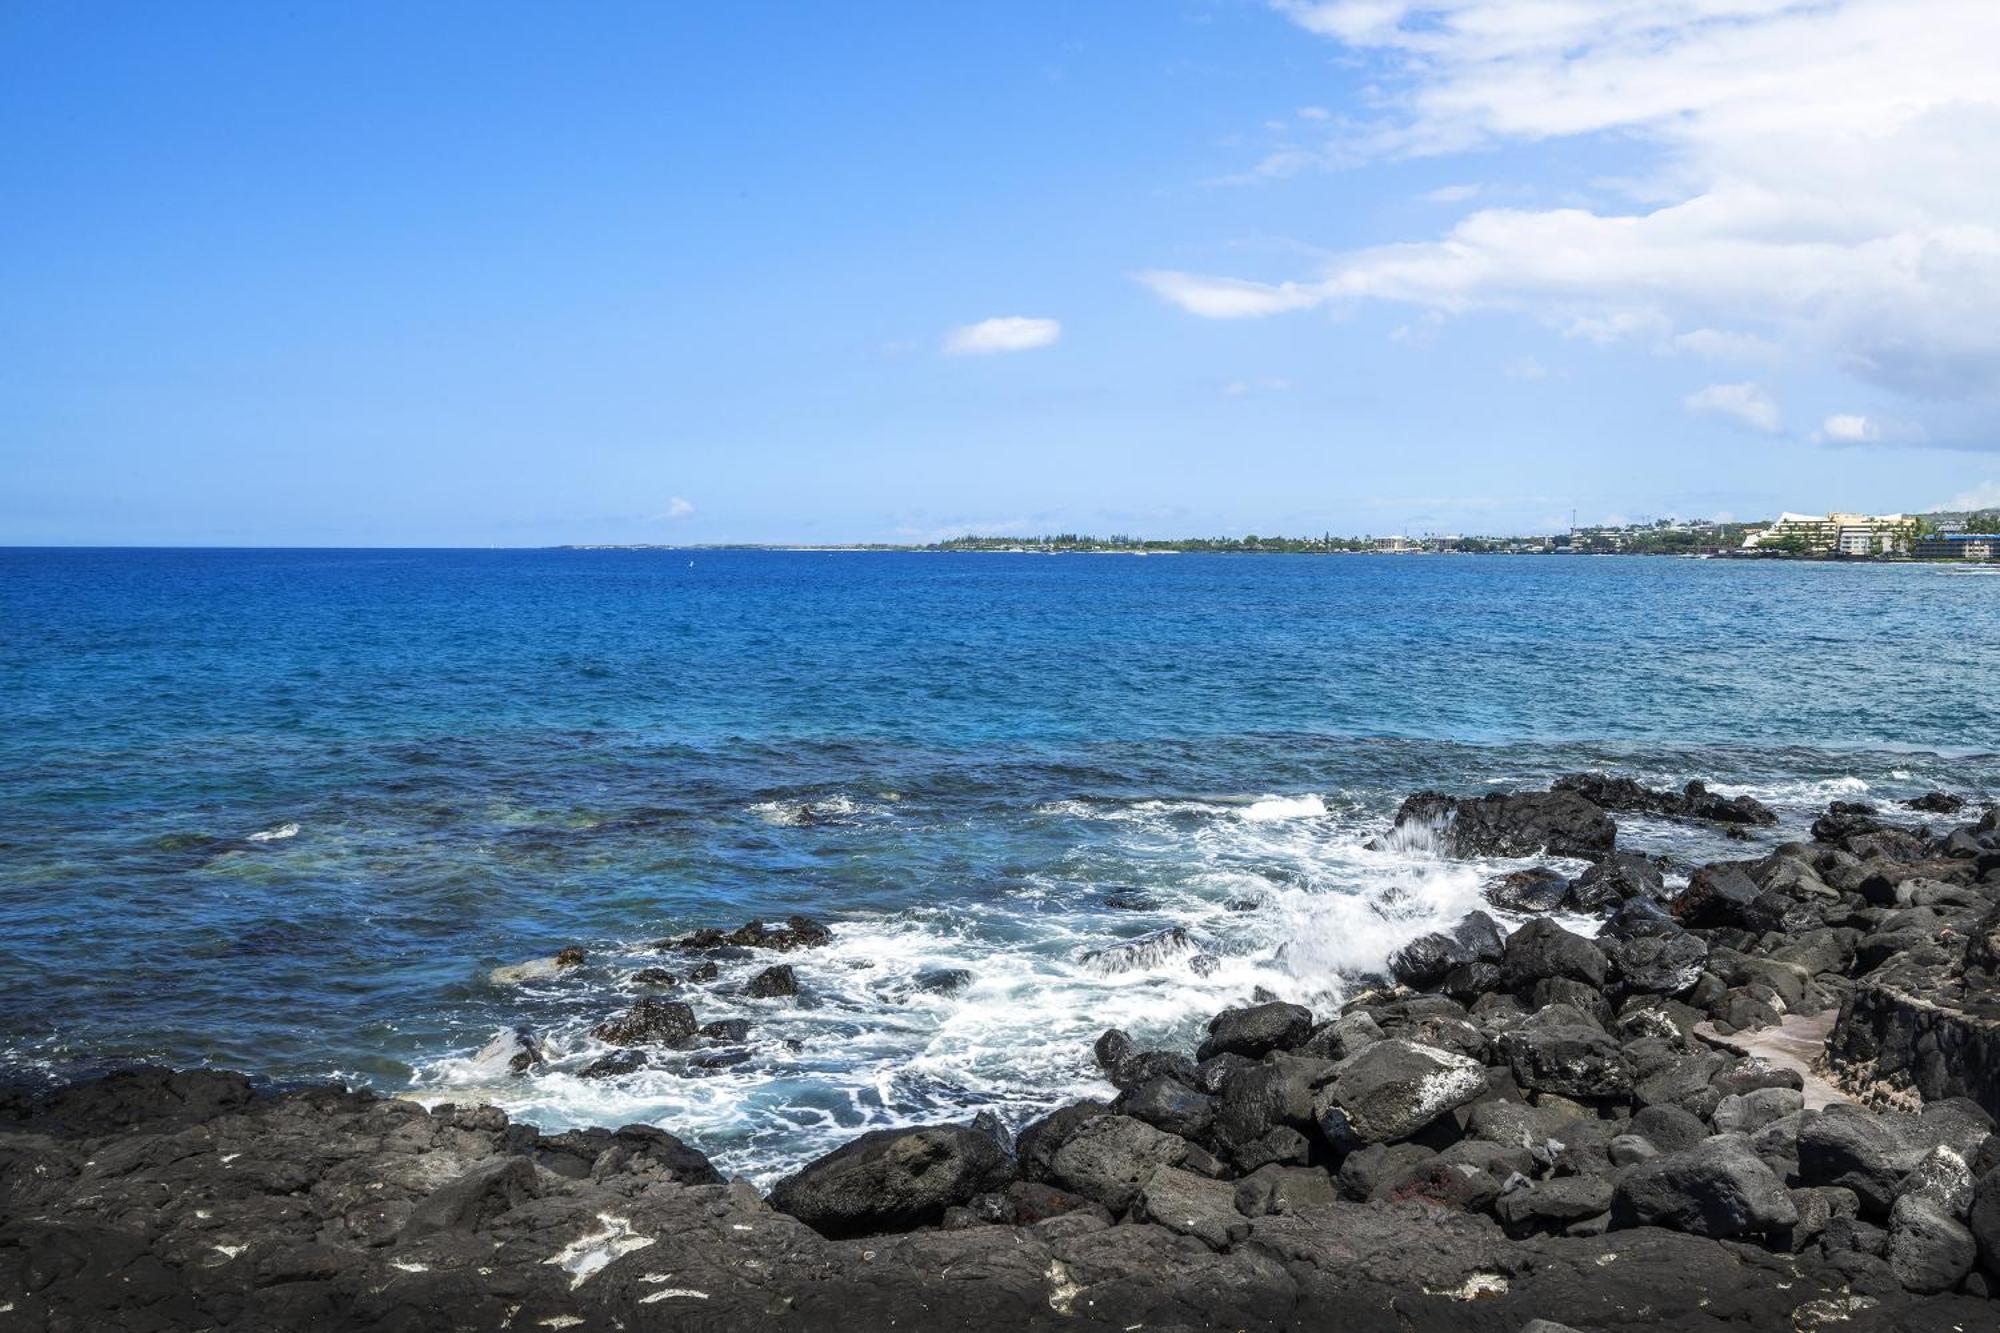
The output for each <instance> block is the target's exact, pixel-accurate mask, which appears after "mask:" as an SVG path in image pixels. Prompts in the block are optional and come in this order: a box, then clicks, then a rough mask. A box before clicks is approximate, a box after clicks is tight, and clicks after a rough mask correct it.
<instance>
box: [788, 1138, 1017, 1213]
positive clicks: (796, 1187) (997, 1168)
mask: <svg viewBox="0 0 2000 1333" xmlns="http://www.w3.org/2000/svg"><path fill="white" fill-rule="evenodd" d="M1013 1175H1014V1163H1013V1162H1012V1161H1011V1160H1010V1159H1009V1158H1008V1157H1007V1156H1006V1154H1005V1153H1003V1152H1002V1151H1001V1149H1000V1145H999V1144H998V1143H996V1142H995V1141H994V1140H993V1138H992V1136H991V1135H988V1134H985V1133H982V1132H980V1131H979V1130H976V1129H970V1128H967V1127H965V1126H963V1125H928V1126H924V1127H922V1128H919V1129H880V1130H876V1131H874V1132H873V1133H869V1134H863V1135H862V1136H861V1137H860V1138H858V1139H855V1140H854V1141H853V1142H851V1143H847V1144H844V1145H842V1146H841V1147H839V1148H836V1149H835V1150H834V1151H832V1152H830V1153H828V1154H827V1155H826V1156H824V1157H821V1158H819V1159H817V1160H815V1161H812V1162H809V1163H807V1164H806V1165H805V1166H804V1167H802V1168H800V1169H799V1170H798V1171H797V1172H794V1173H793V1174H792V1175H789V1176H786V1177H785V1178H784V1179H783V1180H780V1181H779V1182H778V1183H777V1184H776V1185H774V1186H772V1187H771V1206H772V1207H773V1208H776V1209H777V1210H778V1211H779V1212H781V1213H789V1214H790V1215H791V1216H793V1217H796V1218H798V1219H799V1221H801V1222H804V1223H805V1224H806V1225H807V1226H809V1227H811V1228H812V1229H813V1230H815V1231H817V1232H819V1233H820V1234H821V1235H823V1236H865V1235H872V1234H874V1233H877V1232H883V1231H908V1230H910V1229H912V1228H913V1227H920V1226H925V1225H928V1224H932V1223H936V1222H938V1221H939V1220H941V1219H942V1218H943V1217H944V1210H945V1209H946V1208H949V1207H951V1206H953V1205H955V1204H963V1203H966V1202H967V1201H968V1200H970V1199H971V1198H972V1197H973V1196H974V1195H976V1194H980V1193H983V1192H985V1191H988V1190H995V1189H999V1188H1001V1187H1003V1186H1004V1185H1006V1183H1007V1182H1008V1181H1009V1180H1011V1179H1012V1178H1013Z"/></svg>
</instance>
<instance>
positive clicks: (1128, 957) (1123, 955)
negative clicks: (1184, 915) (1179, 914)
mask: <svg viewBox="0 0 2000 1333" xmlns="http://www.w3.org/2000/svg"><path fill="white" fill-rule="evenodd" d="M1194 952H1195V943H1194V938H1193V937H1192V936H1190V935H1189V934H1188V933H1187V931H1186V930H1185V929H1183V928H1182V927H1180V926H1169V927H1168V928H1167V929H1165V930H1158V931H1154V932H1153V933H1152V934H1150V935H1142V936H1140V937H1139V938H1138V939H1136V940H1127V941H1125V942H1124V943H1123V944H1114V945H1111V946H1109V947H1108V948H1103V949H1092V950H1089V951H1087V952H1086V953H1084V955H1083V956H1082V958H1081V960H1080V961H1081V962H1082V963H1083V965H1084V966H1085V967H1088V968H1090V969H1091V970H1092V971H1094V972H1100V973H1103V974H1104V975H1106V976H1117V975H1118V974H1120V973H1123V972H1143V971H1147V970H1150V969H1152V968H1156V967H1161V966H1163V965H1165V964H1167V963H1169V962H1172V961H1174V960H1175V959H1179V958H1185V957H1186V956H1188V955H1189V954H1192V953H1194Z"/></svg>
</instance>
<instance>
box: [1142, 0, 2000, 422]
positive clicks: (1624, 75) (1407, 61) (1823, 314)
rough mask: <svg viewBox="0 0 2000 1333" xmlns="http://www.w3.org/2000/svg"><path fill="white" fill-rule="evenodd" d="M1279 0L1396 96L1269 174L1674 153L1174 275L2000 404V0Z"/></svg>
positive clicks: (1285, 300)
mask: <svg viewBox="0 0 2000 1333" xmlns="http://www.w3.org/2000/svg"><path fill="white" fill-rule="evenodd" d="M1276 7H1277V8H1278V9H1280V10H1281V11H1282V12H1284V13H1285V14H1287V15H1288V16H1289V17H1291V18H1292V19H1293V20H1294V21H1295V22H1296V23H1298V24H1299V25H1300V26H1301V27H1302V28H1304V29H1306V30H1308V31H1310V32H1312V33H1315V34H1317V35H1319V36H1320V37H1322V38H1325V39H1330V40H1331V41H1334V42H1337V43H1340V44H1341V45H1342V46H1344V47H1345V48H1347V49H1348V50H1349V51H1351V52H1353V53H1355V54H1357V55H1359V56H1362V57H1364V58H1366V59H1368V60H1369V61H1370V62H1372V63H1373V64H1375V65H1376V66H1377V67H1379V68H1382V69H1383V70H1385V71H1386V74H1385V78H1384V79H1383V80H1382V81H1381V83H1380V84H1379V95H1380V98H1381V102H1380V104H1381V105H1382V106H1383V107H1384V109H1385V110H1384V114H1382V115H1380V116H1379V117H1377V118H1376V119H1374V120H1373V121H1372V122H1367V123H1359V124H1356V123H1348V122H1343V121H1339V120H1335V121H1331V122H1329V123H1328V124H1327V125H1326V126H1325V127H1324V130H1325V135H1326V139H1325V141H1324V142H1323V143H1319V144H1313V145H1307V146H1298V145H1292V146H1288V147H1287V148H1286V149H1285V150H1284V151H1283V153H1282V154H1280V155H1273V156H1268V157H1266V158H1265V160H1264V161H1263V162H1261V163H1259V164H1258V165H1257V166H1256V167H1255V168H1253V174H1261V175H1264V176H1274V175H1282V174H1285V173H1287V172H1292V171H1298V170H1307V169H1319V168H1320V167H1323V166H1326V165H1345V164H1351V163H1354V162H1357V161H1360V162H1365V161H1370V160H1380V159H1385V158H1411V157H1423V156H1436V155H1443V154H1449V153H1454V152H1459V151H1463V150H1467V149H1473V148H1480V147H1487V146H1492V145H1498V144H1507V143H1512V144H1529V145H1532V144H1535V143H1542V142H1549V141H1553V140H1559V139H1569V138H1578V137H1584V136H1606V135H1619V136H1623V137H1624V138H1625V139H1627V140H1629V141H1632V142H1636V143H1639V144H1643V145H1650V147H1651V149H1652V152H1651V154H1650V157H1647V156H1641V157H1640V159H1639V160H1638V162H1637V163H1636V165H1635V169H1634V170H1633V171H1632V172H1631V173H1630V174H1629V175H1628V176H1627V177H1626V178H1625V179H1624V180H1623V181H1621V182H1616V183H1607V182H1592V188H1593V189H1603V188H1606V187H1607V186H1608V187H1610V188H1616V189H1619V190H1622V191H1623V193H1624V195H1625V197H1626V200H1627V201H1628V202H1627V203H1625V204H1624V205H1622V206H1615V205H1614V206H1604V205H1596V204H1579V205H1574V206H1569V207H1562V208H1515V207H1507V208H1502V207H1491V206H1489V207H1486V208H1482V209H1480V210H1478V211H1476V212H1474V213H1472V214H1470V215H1469V216H1467V217H1465V218H1464V219H1462V220H1461V221H1460V222H1458V224H1457V225H1455V226H1453V227H1452V228H1451V229H1450V230H1448V231H1447V232H1445V233H1444V234H1442V235H1440V236H1436V237H1433V238H1421V237H1419V238H1412V239H1409V240H1405V241H1402V242H1398V243H1393V244H1387V245H1378V246H1372V247H1369V248H1365V249H1360V250H1354V251H1350V252H1348V253H1345V254H1342V255H1338V256H1336V257H1334V258H1333V259H1331V260H1330V261H1328V262H1327V263H1326V264H1325V265H1324V266H1323V267H1322V268H1320V269H1319V270H1318V271H1316V272H1313V273H1309V274H1303V275H1300V276H1298V277H1296V278H1294V279H1293V280H1290V281H1281V282H1246V281H1244V280H1242V279H1239V278H1236V277H1233V276H1230V275H1209V274H1201V273H1191V272H1172V273H1160V272H1148V273H1143V274H1140V275H1139V278H1140V280H1141V281H1142V282H1144V283H1146V285H1147V286H1149V287H1150V288H1151V289H1152V290H1153V291H1155V292H1156V293H1157V294H1159V295H1160V296H1161V298H1162V299H1164V300H1167V301H1169V302H1171V303H1173V304H1174V305H1176V306H1179V307H1180V308H1181V309H1184V310H1187V311H1189V312H1191V313H1193V314H1196V315H1201V316H1204V317H1207V318H1214V319H1240V318H1249V317H1256V316H1271V315H1277V314H1280V313H1283V312H1286V311H1296V310H1303V309H1307V308H1310V307H1313V306H1317V305H1322V304H1328V303H1346V302H1355V301H1393V302H1400V303H1406V304H1412V305H1418V306H1423V307H1427V308H1429V309H1432V310H1436V311H1440V312H1442V313H1444V314H1446V315H1448V316H1455V315H1459V314H1463V313H1466V312H1471V311H1477V310H1501V311H1513V312H1516V313H1518V314H1521V315H1524V316H1527V317H1529V318H1533V319H1537V320H1540V321H1543V322H1545V323H1547V324H1548V325H1550V326H1551V327H1554V328H1557V329H1561V330H1563V331H1565V332H1573V333H1580V334H1584V335H1585V336H1601V337H1603V338H1605V339H1606V340H1609V339H1610V338H1615V337H1620V336H1632V335H1635V334H1636V335H1641V336H1646V337H1651V338H1654V339H1659V340H1663V341H1665V342H1667V343H1668V344H1669V345H1672V344H1673V343H1674V341H1675V340H1676V339H1680V338H1688V339H1690V341H1689V342H1688V343H1687V344H1685V350H1687V351H1690V352H1693V353H1696V354H1699V355H1705V356H1716V357H1718V358H1722V357H1727V358H1728V359H1735V360H1750V359H1752V357H1753V356H1756V357H1761V358H1763V359H1767V360H1768V359H1771V357H1772V356H1773V355H1774V354H1782V355H1784V356H1785V357H1786V358H1788V359H1791V358H1796V359H1797V360H1799V361H1800V362H1802V363H1807V364H1814V365H1818V366H1822V367H1824V368H1827V369H1829V370H1837V371H1839V372H1842V373H1845V374H1848V375H1852V376H1855V377H1857V378H1860V379H1863V380H1866V381H1869V382H1871V383H1873V384H1876V385H1879V386H1882V387H1885V388H1887V389H1889V390H1891V391H1893V392H1896V393H1898V394H1901V395H1905V396H1908V397H1910V398H1912V399H1916V400H1936V401H1945V400H1950V401H1956V402H1962V403H1967V404H1973V403H1977V404H1984V406H1983V407H1981V408H1979V409H1978V410H1977V412H1976V413H1975V415H1977V416H1979V418H1980V419H1981V420H1982V421H1983V422H1985V423H1987V424H1989V425H1990V424H1993V423H1996V422H2000V380H1997V379H1996V378H1995V376H1994V375H1993V372H1992V367H1993V366H1994V365H1995V364H1996V363H2000V320H1996V319H1994V318H1993V311H1994V310H1996V309H2000V80H1995V79H1994V78H1993V75H1992V71H1993V70H1994V69H1995V68H2000V5H1994V4H1991V3H1975V2H1972V0H1698V2H1697V0H1643V2H1641V0H1631V2H1628V3H1602V4H1573V3H1562V4H1534V5H1525V4H1520V3H1517V2H1516V0H1323V2H1312V0H1276ZM1446 188H1447V190H1449V189H1451V187H1446ZM1767 349H1775V353H1774V352H1773V351H1771V350H1767ZM1974 429H1975V430H1977V427H1976V426H1975V427H1974ZM1980 433H1982V434H1990V433H1991V432H1990V431H1982V432H1980Z"/></svg>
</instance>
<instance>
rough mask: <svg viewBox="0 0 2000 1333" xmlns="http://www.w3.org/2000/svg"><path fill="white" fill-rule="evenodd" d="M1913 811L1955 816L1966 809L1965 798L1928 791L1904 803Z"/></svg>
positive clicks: (1948, 793) (1947, 793)
mask: <svg viewBox="0 0 2000 1333" xmlns="http://www.w3.org/2000/svg"><path fill="white" fill-rule="evenodd" d="M1902 804H1903V805H1905V806H1907V807H1909V808H1910V809H1912V810H1922V811H1924V812H1925V813H1926V814H1933V815H1955V814H1957V813H1958V812H1959V811H1961V810H1963V809H1965V798H1964V797H1963V796H1954V795H1952V794H1951V793H1950V792H1942V791H1927V792H1925V793H1924V794H1923V795H1922V796H1913V797H1911V798H1910V799H1909V800H1907V801H1904V802H1902Z"/></svg>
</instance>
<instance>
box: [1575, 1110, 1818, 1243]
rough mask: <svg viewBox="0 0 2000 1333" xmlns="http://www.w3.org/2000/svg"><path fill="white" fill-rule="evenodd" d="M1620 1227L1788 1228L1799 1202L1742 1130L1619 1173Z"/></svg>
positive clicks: (1724, 1232)
mask: <svg viewBox="0 0 2000 1333" xmlns="http://www.w3.org/2000/svg"><path fill="white" fill-rule="evenodd" d="M1611 1212H1612V1218H1613V1222H1614V1224H1615V1225H1618V1226H1661V1227H1666V1228H1668V1229H1669V1230H1672V1231H1685V1232H1688V1233H1690V1234H1692V1235H1697V1236H1713V1237H1717V1238H1726V1237H1730V1236H1743V1235H1760V1234H1765V1233H1769V1232H1775V1231H1778V1230H1780V1229H1782V1228H1787V1227H1790V1226H1791V1225H1792V1224H1793V1223H1795V1222H1797V1221H1798V1207H1797V1205H1795V1204H1794V1203H1793V1202H1792V1199H1791V1195H1790V1194H1789V1193H1788V1192H1787V1191H1786V1189H1785V1187H1784V1185H1783V1183H1782V1182H1780V1181H1779V1179H1778V1178H1777V1176H1775V1175H1773V1174H1772V1172H1771V1168H1770V1167H1768V1166H1766V1165H1765V1164H1764V1161H1763V1159H1761V1158H1760V1157H1758V1156H1757V1154H1756V1153H1755V1152H1753V1151H1752V1150H1751V1147H1750V1143H1749V1140H1747V1139H1745V1138H1743V1137H1742V1136H1741V1135H1735V1134H1724V1135H1718V1136H1716V1137H1714V1138H1710V1139H1705V1140H1703V1141H1702V1142H1701V1143H1698V1144H1696V1145H1695V1146H1694V1147H1692V1148H1687V1149H1684V1150H1682V1151H1680V1152H1674V1153H1667V1154H1665V1155H1664V1156H1661V1157H1656V1158H1654V1159H1653V1160H1652V1161H1650V1162H1641V1163H1640V1164H1639V1165H1637V1166H1634V1167H1631V1168H1629V1169H1628V1170H1627V1171H1626V1172H1625V1173H1624V1174H1623V1175H1622V1176H1620V1177H1619V1180H1618V1186H1617V1191H1616V1196H1615V1198H1614V1200H1613V1203H1612V1209H1611Z"/></svg>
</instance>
